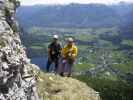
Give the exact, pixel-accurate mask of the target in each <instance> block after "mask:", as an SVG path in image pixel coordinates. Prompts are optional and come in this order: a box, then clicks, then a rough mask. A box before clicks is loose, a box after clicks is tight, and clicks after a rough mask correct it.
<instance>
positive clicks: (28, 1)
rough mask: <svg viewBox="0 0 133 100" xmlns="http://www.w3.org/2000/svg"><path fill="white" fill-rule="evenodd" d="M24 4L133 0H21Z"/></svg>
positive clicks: (127, 0) (129, 0)
mask: <svg viewBox="0 0 133 100" xmlns="http://www.w3.org/2000/svg"><path fill="white" fill-rule="evenodd" d="M20 1H21V3H22V5H34V4H68V3H72V2H74V3H105V4H112V3H118V2H120V1H124V2H133V0H20Z"/></svg>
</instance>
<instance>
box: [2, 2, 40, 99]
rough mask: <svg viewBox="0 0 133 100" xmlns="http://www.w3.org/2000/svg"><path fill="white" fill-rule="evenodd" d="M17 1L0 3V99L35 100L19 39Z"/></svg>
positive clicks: (32, 80)
mask: <svg viewBox="0 0 133 100" xmlns="http://www.w3.org/2000/svg"><path fill="white" fill-rule="evenodd" d="M19 5H20V3H19V1H17V0H0V100H39V98H38V94H37V90H36V79H35V75H34V74H33V73H34V69H35V68H38V67H36V66H35V65H32V64H30V60H29V59H28V58H27V56H26V53H25V50H24V47H23V46H22V44H21V41H20V37H19V28H18V24H17V21H16V19H15V12H16V8H17V7H19Z"/></svg>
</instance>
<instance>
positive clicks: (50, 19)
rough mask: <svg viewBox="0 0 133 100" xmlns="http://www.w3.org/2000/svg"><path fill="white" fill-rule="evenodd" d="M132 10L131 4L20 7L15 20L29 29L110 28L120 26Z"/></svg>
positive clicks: (132, 5)
mask: <svg viewBox="0 0 133 100" xmlns="http://www.w3.org/2000/svg"><path fill="white" fill-rule="evenodd" d="M132 8H133V4H125V5H110V6H109V5H108V6H107V5H104V4H70V5H55V6H54V5H53V6H50V5H49V6H46V5H36V6H22V7H20V8H19V9H18V11H17V18H18V20H19V21H20V23H21V24H22V25H24V26H25V25H27V26H29V27H30V26H42V27H112V26H116V25H119V24H121V22H122V21H121V20H122V17H123V16H125V14H128V13H129V12H130V11H131V10H132ZM123 10H124V11H123Z"/></svg>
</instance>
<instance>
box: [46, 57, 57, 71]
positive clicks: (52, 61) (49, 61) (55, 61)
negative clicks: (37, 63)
mask: <svg viewBox="0 0 133 100" xmlns="http://www.w3.org/2000/svg"><path fill="white" fill-rule="evenodd" d="M52 63H54V64H55V69H54V71H55V72H57V69H58V59H55V60H49V59H48V61H47V66H46V71H47V72H50V70H49V69H50V66H51V64H52Z"/></svg>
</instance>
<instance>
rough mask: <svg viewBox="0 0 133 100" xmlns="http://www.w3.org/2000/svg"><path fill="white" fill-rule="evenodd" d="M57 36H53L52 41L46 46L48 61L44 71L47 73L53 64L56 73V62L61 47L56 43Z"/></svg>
mask: <svg viewBox="0 0 133 100" xmlns="http://www.w3.org/2000/svg"><path fill="white" fill-rule="evenodd" d="M58 38H59V37H58V35H54V36H53V41H52V43H51V44H49V46H48V61H47V66H46V70H47V72H49V69H50V66H51V64H52V63H54V64H55V70H54V71H55V72H57V69H58V61H59V57H60V55H61V45H60V43H59V42H58Z"/></svg>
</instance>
